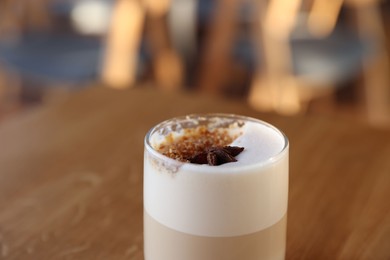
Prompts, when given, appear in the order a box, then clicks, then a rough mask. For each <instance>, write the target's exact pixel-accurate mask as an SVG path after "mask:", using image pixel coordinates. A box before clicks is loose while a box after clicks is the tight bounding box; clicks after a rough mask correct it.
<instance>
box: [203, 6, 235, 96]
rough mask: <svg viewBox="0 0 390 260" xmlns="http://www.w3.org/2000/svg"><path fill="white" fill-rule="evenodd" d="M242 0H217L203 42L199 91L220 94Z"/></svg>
mask: <svg viewBox="0 0 390 260" xmlns="http://www.w3.org/2000/svg"><path fill="white" fill-rule="evenodd" d="M241 1H242V0H226V1H225V0H218V1H217V3H216V8H215V14H214V15H213V20H212V22H211V25H210V30H209V31H208V35H207V36H206V40H205V43H204V46H205V49H204V51H203V56H202V57H201V65H200V72H199V81H198V83H197V85H198V86H197V87H198V89H200V91H203V92H206V93H209V94H221V93H222V87H223V84H224V79H226V78H227V75H226V74H227V72H228V71H229V68H228V66H229V64H231V55H230V54H231V49H232V47H233V42H234V34H235V27H236V22H237V18H238V9H239V5H240V2H241Z"/></svg>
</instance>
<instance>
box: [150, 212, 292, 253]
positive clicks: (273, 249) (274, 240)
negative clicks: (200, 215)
mask: <svg viewBox="0 0 390 260" xmlns="http://www.w3.org/2000/svg"><path fill="white" fill-rule="evenodd" d="M286 222H287V217H286V215H285V216H284V217H283V218H282V219H281V220H280V221H278V222H277V223H276V224H274V225H272V226H271V227H268V228H266V229H264V230H261V231H258V232H255V233H251V234H247V235H243V236H233V237H204V236H194V235H190V234H186V233H182V232H178V231H176V230H173V229H170V228H168V227H166V226H164V225H162V224H161V223H159V222H158V221H156V220H155V219H154V218H152V217H151V216H150V215H149V214H148V213H147V212H146V211H145V212H144V225H145V228H144V247H145V249H144V250H145V260H183V259H185V260H218V259H223V260H243V259H244V260H259V259H264V260H279V259H284V255H285V243H286Z"/></svg>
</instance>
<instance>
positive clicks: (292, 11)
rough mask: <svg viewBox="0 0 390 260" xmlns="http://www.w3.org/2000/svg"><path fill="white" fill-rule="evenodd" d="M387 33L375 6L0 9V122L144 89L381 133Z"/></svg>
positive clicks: (384, 10) (146, 1) (187, 3)
mask: <svg viewBox="0 0 390 260" xmlns="http://www.w3.org/2000/svg"><path fill="white" fill-rule="evenodd" d="M389 25H390V3H389V1H378V0H332V1H329V0H268V1H267V0H224V1H222V0H117V1H114V0H34V1H32V0H30V1H28V0H1V1H0V124H1V123H2V122H4V121H5V120H7V119H8V118H10V117H12V116H15V115H17V114H20V113H23V112H25V111H29V110H31V109H34V108H36V107H39V106H41V105H44V104H46V103H53V102H61V100H63V99H64V98H67V97H68V96H69V95H72V94H73V93H76V92H77V91H79V90H82V89H86V88H94V87H101V86H104V87H108V88H114V89H117V91H122V89H128V88H142V87H148V86H149V87H150V86H153V87H155V88H159V89H162V90H165V91H189V92H194V93H202V94H204V95H213V96H216V97H217V96H221V97H226V98H229V99H237V100H240V101H242V102H245V103H248V104H249V105H250V106H251V107H252V108H253V109H256V110H259V111H265V112H274V113H278V114H282V115H296V114H314V115H317V114H318V115H319V114H322V115H328V116H345V117H348V118H353V119H356V120H359V121H362V122H365V123H369V124H371V125H374V126H379V127H390V66H389V62H390V60H389V58H390V56H389V47H390V38H389V37H390V26H389Z"/></svg>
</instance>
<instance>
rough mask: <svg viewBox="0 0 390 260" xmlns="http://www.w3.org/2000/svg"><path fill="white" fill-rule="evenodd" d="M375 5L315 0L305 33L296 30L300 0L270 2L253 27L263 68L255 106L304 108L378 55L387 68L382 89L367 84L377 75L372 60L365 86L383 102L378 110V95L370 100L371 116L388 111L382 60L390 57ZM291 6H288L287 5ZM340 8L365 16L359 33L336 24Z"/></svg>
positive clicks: (254, 94)
mask: <svg viewBox="0 0 390 260" xmlns="http://www.w3.org/2000/svg"><path fill="white" fill-rule="evenodd" d="M352 4H353V5H352ZM377 4H378V3H377V2H376V1H359V0H356V1H342V0H335V1H326V0H314V2H313V5H312V8H311V10H310V11H309V13H308V15H307V16H304V18H305V19H304V23H305V24H306V26H304V27H303V28H304V30H303V33H302V31H301V32H299V31H296V28H302V27H299V18H300V15H301V12H300V10H299V8H300V7H301V5H302V1H301V0H293V1H287V0H271V1H270V3H269V5H268V6H267V7H266V9H265V10H266V11H265V13H264V14H262V15H260V17H261V18H260V20H259V21H258V22H257V26H256V25H255V28H254V29H255V34H256V35H258V39H259V40H258V46H261V48H262V49H261V51H262V53H263V54H264V56H263V57H264V66H265V68H263V69H262V70H259V71H258V72H257V75H256V77H255V80H254V83H253V86H252V91H251V93H250V97H249V101H250V103H251V104H252V106H254V107H256V108H258V109H261V110H275V111H278V112H280V113H285V114H286V113H297V112H300V111H304V110H305V109H306V108H307V105H308V104H309V102H310V100H313V99H314V98H315V97H316V96H319V95H331V94H332V93H333V92H334V90H335V87H336V86H339V85H340V83H342V82H344V81H346V80H347V79H348V78H351V77H353V76H356V75H358V73H359V70H360V67H361V63H362V62H365V61H367V60H370V59H372V57H375V56H376V57H382V60H383V61H382V63H381V65H380V66H379V67H380V70H382V69H383V71H382V72H383V73H381V75H380V78H381V81H382V82H381V84H380V85H381V86H383V87H378V89H376V90H374V88H375V87H373V86H372V85H371V84H370V83H369V82H370V78H371V79H373V78H372V77H371V76H370V75H367V72H368V71H369V70H370V69H371V70H372V65H373V64H370V66H365V67H364V73H365V76H366V77H365V87H364V88H365V90H366V93H365V94H366V95H365V96H366V97H367V98H369V97H370V96H371V95H380V96H381V97H382V100H381V101H382V102H380V103H381V104H382V105H380V106H381V111H379V110H380V109H375V107H378V106H379V105H378V104H379V103H378V99H379V97H378V96H377V98H376V102H373V101H372V102H367V110H368V111H370V110H376V111H375V113H374V112H372V113H371V114H376V115H379V114H382V115H383V114H387V113H388V105H389V104H390V102H388V98H389V95H388V87H385V83H386V82H388V74H387V73H385V71H388V65H387V64H385V62H384V60H387V57H388V56H387V53H386V51H385V49H384V48H383V45H382V44H383V42H384V39H383V26H382V25H381V23H380V22H379V19H380V15H379V12H378V11H377V9H378V6H377ZM288 5H290V7H289V8H286V6H288ZM342 6H350V8H351V7H352V8H353V10H355V12H356V13H357V17H358V21H359V20H362V19H363V20H364V22H363V21H362V22H359V23H358V26H357V31H358V33H360V35H356V34H353V33H352V32H351V31H350V30H349V29H345V28H340V27H339V26H336V23H337V20H338V17H339V13H340V10H341V7H342ZM297 23H298V26H297ZM367 32H371V35H367ZM363 34H364V35H363ZM381 45H382V46H381ZM372 49H374V51H375V52H373V51H372ZM378 55H379V56H378ZM376 68H377V69H378V66H376ZM377 76H378V75H377ZM374 78H376V79H378V77H374ZM387 86H388V85H387ZM385 88H387V89H385ZM368 92H370V93H371V94H369V93H368ZM384 92H386V93H387V94H386V93H384ZM373 93H375V94H373ZM379 93H381V94H379ZM385 99H386V100H385ZM370 103H371V104H370ZM374 103H375V104H374ZM385 103H387V104H386V105H385ZM385 107H387V108H385ZM381 117H382V119H384V118H383V116H381ZM385 117H387V116H385ZM370 119H372V117H370Z"/></svg>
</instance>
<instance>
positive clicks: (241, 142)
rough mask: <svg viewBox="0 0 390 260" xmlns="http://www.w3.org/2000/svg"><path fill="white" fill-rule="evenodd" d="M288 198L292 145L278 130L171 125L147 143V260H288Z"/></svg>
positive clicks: (237, 121) (233, 124)
mask: <svg viewBox="0 0 390 260" xmlns="http://www.w3.org/2000/svg"><path fill="white" fill-rule="evenodd" d="M229 147H230V148H229ZM199 158H200V159H199ZM287 196H288V141H287V139H286V137H285V136H284V135H283V133H281V132H280V131H279V130H278V129H276V128H275V127H273V126H271V125H269V124H267V123H265V122H262V121H259V120H256V119H252V118H247V117H241V116H235V115H224V114H217V115H194V116H187V117H182V118H175V119H172V120H168V121H165V122H163V123H161V124H159V125H157V126H156V127H154V128H153V129H152V130H151V131H150V132H149V133H148V135H147V136H146V139H145V159H144V246H145V259H146V260H168V259H169V260H218V259H223V260H225V259H226V260H229V259H231V260H236V259H237V260H238V259H240V260H241V259H245V260H252V259H253V260H255V259H256V260H257V259H284V255H285V240H286V239H285V235H286V213H287Z"/></svg>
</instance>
